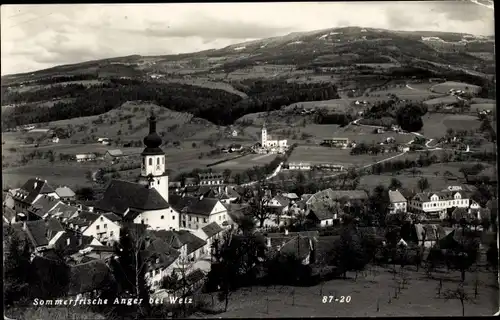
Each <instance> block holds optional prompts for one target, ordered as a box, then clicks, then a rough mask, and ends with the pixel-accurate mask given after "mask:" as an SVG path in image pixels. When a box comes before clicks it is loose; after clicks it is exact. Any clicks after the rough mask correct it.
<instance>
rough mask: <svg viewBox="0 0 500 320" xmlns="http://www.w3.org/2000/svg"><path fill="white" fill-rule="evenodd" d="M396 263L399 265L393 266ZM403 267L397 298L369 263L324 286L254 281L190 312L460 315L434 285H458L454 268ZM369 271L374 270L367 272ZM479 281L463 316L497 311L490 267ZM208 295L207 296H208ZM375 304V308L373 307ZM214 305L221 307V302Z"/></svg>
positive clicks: (387, 277) (385, 276) (393, 283)
mask: <svg viewBox="0 0 500 320" xmlns="http://www.w3.org/2000/svg"><path fill="white" fill-rule="evenodd" d="M398 268H399V267H398ZM408 268H409V269H410V268H411V269H410V270H408V271H406V273H407V275H408V277H409V279H408V284H407V285H406V286H405V288H404V289H401V292H400V293H399V294H398V297H397V298H395V297H394V295H395V290H396V288H397V287H398V282H397V280H394V279H393V275H392V274H390V273H389V270H388V269H387V268H383V267H373V268H370V269H369V270H368V271H366V272H365V273H364V274H365V275H364V276H362V275H359V276H358V278H357V279H356V280H355V279H354V274H353V273H350V274H349V277H348V279H335V280H331V281H327V282H325V283H324V284H323V285H316V286H311V287H290V286H269V287H263V286H255V287H251V288H241V289H238V290H237V291H236V292H234V293H232V294H231V296H230V302H229V304H228V311H227V312H224V313H220V314H217V315H213V316H212V315H201V314H197V315H195V316H193V318H194V317H204V318H212V317H214V318H215V317H234V318H244V317H248V315H249V314H250V315H253V317H306V318H309V317H331V316H332V315H335V316H336V317H373V316H377V317H383V316H387V317H390V316H402V317H404V316H414V315H416V314H418V315H420V316H462V307H461V304H460V301H459V300H455V299H454V300H446V299H444V298H440V297H439V296H438V295H437V290H436V287H437V285H438V284H439V279H443V289H442V292H445V291H446V290H454V289H456V288H457V286H458V282H459V277H460V275H459V272H453V271H450V272H446V271H444V270H443V271H440V272H434V276H435V277H436V278H437V279H438V280H436V279H430V278H428V277H427V276H426V275H425V272H424V271H423V270H422V269H421V270H420V271H419V272H416V271H415V268H414V267H413V266H412V267H408ZM372 270H374V271H375V272H372ZM478 277H479V281H480V285H479V287H478V296H477V298H476V299H474V300H475V301H474V303H471V302H465V307H464V310H465V315H466V316H487V315H493V314H494V313H495V312H497V311H498V286H497V285H498V282H497V280H496V274H495V273H493V272H483V271H481V272H479V273H478ZM474 279H475V275H474V274H472V273H470V272H468V273H467V274H466V281H465V286H464V288H465V290H466V292H467V294H468V295H469V296H472V297H474ZM323 296H335V297H336V298H338V299H342V298H341V297H342V296H343V297H344V299H345V301H347V299H346V297H347V296H349V297H350V302H349V303H345V302H344V303H340V301H337V302H335V299H332V302H329V303H328V302H327V303H323V302H322V299H323ZM207 298H208V299H209V297H208V296H207ZM377 304H378V306H379V310H378V311H377ZM217 307H218V308H221V307H223V303H222V302H218V303H217Z"/></svg>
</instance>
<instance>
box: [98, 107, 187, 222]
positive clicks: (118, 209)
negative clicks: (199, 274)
mask: <svg viewBox="0 0 500 320" xmlns="http://www.w3.org/2000/svg"><path fill="white" fill-rule="evenodd" d="M144 144H145V145H146V148H145V149H144V150H143V152H142V153H141V156H142V165H141V173H140V176H139V179H138V180H139V182H138V183H133V182H128V181H123V180H112V181H111V182H110V184H109V185H108V187H107V188H106V191H105V192H104V196H103V198H102V199H101V200H100V201H98V202H97V203H96V205H95V209H96V210H97V211H98V212H113V213H115V214H116V215H118V216H120V217H122V218H123V219H124V220H127V221H133V222H134V223H144V224H146V225H148V226H149V227H150V228H152V229H160V230H161V229H165V230H169V229H174V230H178V229H179V218H180V214H179V212H177V211H175V210H174V209H172V208H171V206H170V205H169V203H168V201H169V195H168V191H169V188H168V185H169V184H168V175H167V173H166V170H165V168H166V165H165V152H163V150H162V149H161V148H160V146H161V144H162V139H161V137H160V136H159V135H158V133H157V132H156V117H155V116H154V115H151V117H150V118H149V134H148V136H146V137H145V138H144Z"/></svg>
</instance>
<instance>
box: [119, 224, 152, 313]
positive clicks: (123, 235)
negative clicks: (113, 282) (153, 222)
mask: <svg viewBox="0 0 500 320" xmlns="http://www.w3.org/2000/svg"><path fill="white" fill-rule="evenodd" d="M145 247H146V228H145V227H144V225H138V224H128V225H125V226H123V227H122V228H121V230H120V239H119V242H117V243H115V259H114V260H113V262H114V263H113V266H114V268H113V269H114V271H115V273H116V278H117V279H119V283H120V284H122V286H123V287H122V290H123V291H125V292H126V293H129V294H131V295H133V296H135V297H137V298H142V299H144V300H143V301H144V305H141V306H139V308H140V310H141V311H142V312H147V310H148V307H149V288H148V286H147V283H146V278H145V275H146V269H147V263H148V256H147V254H146V253H145V249H146V248H145ZM143 307H145V309H146V310H144V309H143Z"/></svg>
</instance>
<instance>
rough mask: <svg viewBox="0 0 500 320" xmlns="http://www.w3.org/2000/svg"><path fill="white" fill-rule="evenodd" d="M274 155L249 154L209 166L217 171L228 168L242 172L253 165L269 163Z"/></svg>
mask: <svg viewBox="0 0 500 320" xmlns="http://www.w3.org/2000/svg"><path fill="white" fill-rule="evenodd" d="M276 156H277V155H276V154H249V155H246V156H243V157H241V158H238V159H234V160H229V161H226V162H223V163H220V164H217V165H215V166H212V167H211V168H212V169H213V170H218V171H223V170H225V169H230V170H231V171H233V172H242V171H245V170H247V169H250V168H253V167H255V166H259V167H261V166H264V165H266V164H269V163H270V162H271V161H273V160H274V159H275V158H276ZM213 162H214V161H213Z"/></svg>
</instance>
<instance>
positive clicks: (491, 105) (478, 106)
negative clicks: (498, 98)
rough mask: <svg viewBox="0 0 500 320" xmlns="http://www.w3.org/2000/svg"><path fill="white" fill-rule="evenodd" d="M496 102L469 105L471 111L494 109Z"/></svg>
mask: <svg viewBox="0 0 500 320" xmlns="http://www.w3.org/2000/svg"><path fill="white" fill-rule="evenodd" d="M496 107H497V105H496V103H474V104H471V105H470V110H471V111H475V112H477V111H486V110H490V111H495V110H496Z"/></svg>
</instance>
